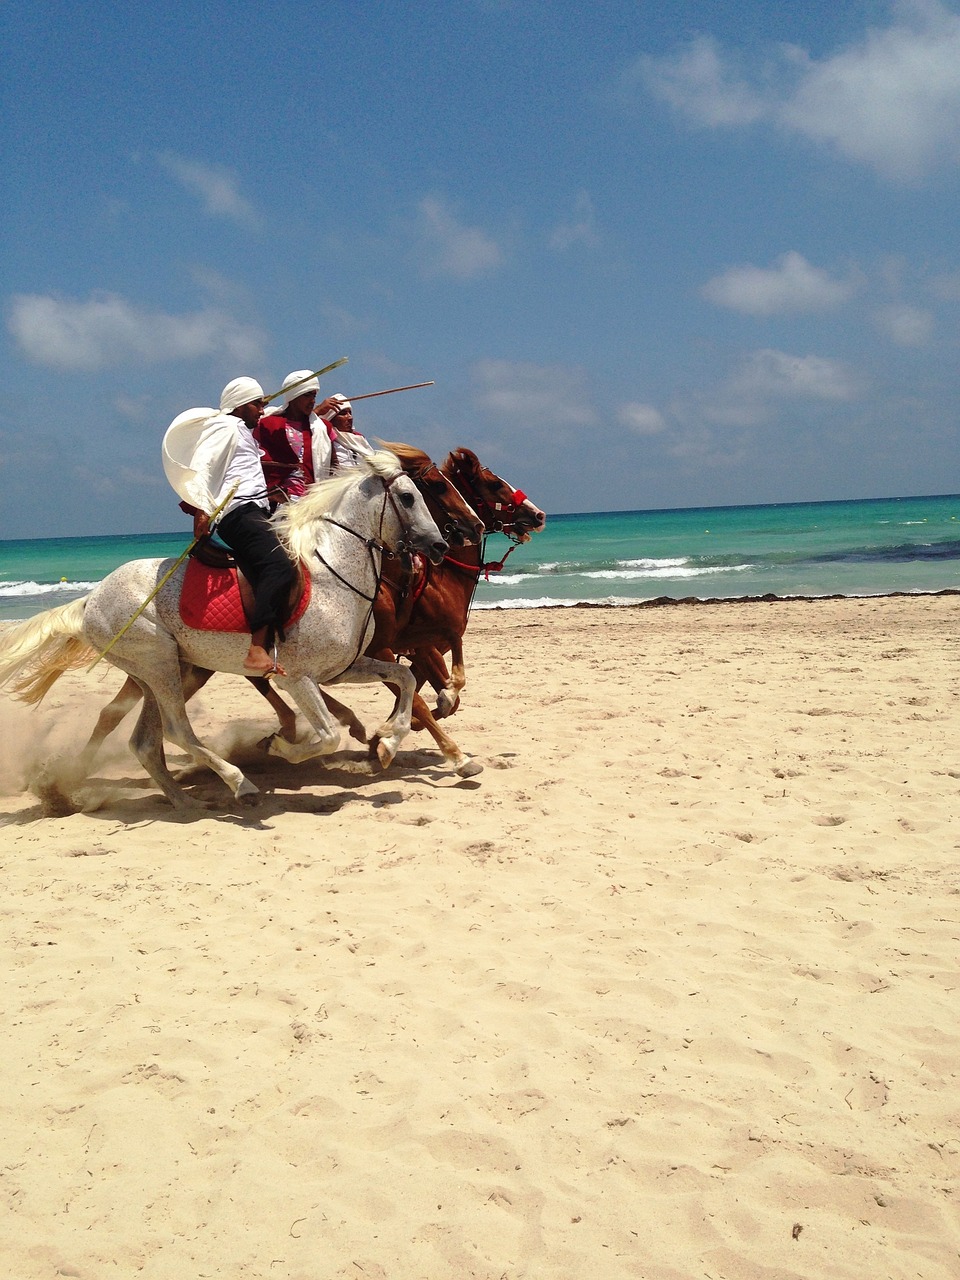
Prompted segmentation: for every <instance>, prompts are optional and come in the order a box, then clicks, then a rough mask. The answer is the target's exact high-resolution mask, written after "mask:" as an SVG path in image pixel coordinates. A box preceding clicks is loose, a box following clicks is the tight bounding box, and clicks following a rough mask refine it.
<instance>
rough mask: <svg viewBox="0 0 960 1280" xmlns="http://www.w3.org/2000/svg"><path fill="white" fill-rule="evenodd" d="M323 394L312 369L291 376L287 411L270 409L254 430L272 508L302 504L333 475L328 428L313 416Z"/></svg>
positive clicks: (285, 401) (287, 381)
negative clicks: (312, 487)
mask: <svg viewBox="0 0 960 1280" xmlns="http://www.w3.org/2000/svg"><path fill="white" fill-rule="evenodd" d="M319 390H320V383H319V381H318V379H317V378H316V377H314V375H313V374H311V372H310V370H309V369H295V370H294V372H293V373H288V374H287V376H286V377H285V378H284V380H283V386H282V388H281V392H282V393H283V407H282V408H280V409H268V410H267V411H266V413H265V414H264V415H263V417H262V418H261V419H260V422H259V424H258V425H257V427H256V428H255V429H254V432H253V437H254V439H255V440H256V442H257V444H259V446H260V449H261V451H262V453H263V473H264V475H265V476H266V478H267V482H268V484H269V486H270V501H271V505H272V506H278V505H279V504H280V503H282V502H297V501H299V499H300V498H302V497H303V495H304V493H305V492H306V490H307V489H308V488H309V487H310V485H312V484H313V483H314V482H315V481H316V480H325V479H326V478H327V476H328V475H329V474H330V455H331V439H330V435H329V432H328V429H327V424H326V423H325V422H323V421H321V419H320V418H318V417H316V415H315V414H314V412H313V408H314V405H315V404H316V401H317V392H318V391H319Z"/></svg>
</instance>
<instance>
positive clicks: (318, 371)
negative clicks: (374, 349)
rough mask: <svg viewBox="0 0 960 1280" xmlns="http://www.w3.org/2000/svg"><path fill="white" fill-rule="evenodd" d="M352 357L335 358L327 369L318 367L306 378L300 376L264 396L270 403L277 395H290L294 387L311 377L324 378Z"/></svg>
mask: <svg viewBox="0 0 960 1280" xmlns="http://www.w3.org/2000/svg"><path fill="white" fill-rule="evenodd" d="M349 359H350V357H349V356H342V357H341V358H340V359H339V360H334V362H333V364H328V365H327V367H326V368H325V369H316V370H315V371H314V372H313V373H308V374H307V376H306V377H305V378H300V379H299V380H298V381H297V382H292V383H291V384H290V386H289V387H286V388H284V387H281V388H280V390H279V391H274V392H273V394H272V395H269V396H264V400H266V401H267V403H268V404H269V403H270V401H271V400H276V398H277V396H284V395H286V396H288V395H289V394H290V392H291V391H292V390H293V389H294V387H302V386H303V384H304V383H305V382H309V381H310V379H311V378H322V377H323V375H324V374H325V373H330V372H331V371H332V370H333V369H339V368H340V366H341V365H342V364H346V363H347V361H348V360H349Z"/></svg>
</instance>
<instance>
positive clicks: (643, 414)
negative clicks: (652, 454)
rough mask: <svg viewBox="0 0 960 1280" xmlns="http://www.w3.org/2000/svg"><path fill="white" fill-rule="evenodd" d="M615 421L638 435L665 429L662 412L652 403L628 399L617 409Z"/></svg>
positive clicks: (652, 434) (653, 434)
mask: <svg viewBox="0 0 960 1280" xmlns="http://www.w3.org/2000/svg"><path fill="white" fill-rule="evenodd" d="M617 421H618V422H619V423H620V425H621V426H622V427H626V429H627V430H628V431H632V432H633V434H634V435H638V436H655V435H658V434H659V433H660V432H661V431H664V430H665V429H666V426H667V423H666V419H665V418H664V416H663V414H662V413H661V412H660V410H659V409H657V408H655V407H654V406H653V405H652V404H639V403H638V402H637V401H629V402H628V403H626V404H622V405H621V406H620V408H619V409H618V410H617Z"/></svg>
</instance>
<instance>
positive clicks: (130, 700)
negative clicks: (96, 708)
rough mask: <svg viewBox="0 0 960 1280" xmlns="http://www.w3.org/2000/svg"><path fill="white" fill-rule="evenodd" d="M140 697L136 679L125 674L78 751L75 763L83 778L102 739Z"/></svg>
mask: <svg viewBox="0 0 960 1280" xmlns="http://www.w3.org/2000/svg"><path fill="white" fill-rule="evenodd" d="M142 697H143V691H142V690H141V688H140V686H139V685H138V684H137V682H136V680H134V678H133V676H127V678H126V680H125V681H124V684H123V687H122V688H121V690H120V692H119V693H118V694H117V695H116V697H114V698H112V699H111V701H110V702H108V703H107V705H106V706H105V707H104V708H103V710H102V711H101V712H100V715H99V717H98V718H97V723H96V725H95V727H94V730H93V733H91V735H90V737H89V739H88V740H87V744H86V746H85V747H83V748H82V749H81V751H80V755H79V758H78V762H77V763H78V769H79V771H80V774H81V777H84V778H85V777H86V776H87V775H88V774H89V772H90V770H91V769H92V768H93V762H94V760H96V758H97V754H98V753H99V751H100V748H101V747H102V746H103V744H104V741H105V740H106V739H107V738H108V737H109V736H110V734H111V733H113V731H114V729H116V727H117V725H118V724H119V723H120V721H121V720H123V718H124V717H125V716H126V715H128V714H129V713H130V712H131V711H132V710H133V708H134V707H135V706H136V704H137V703H138V702H139V701H140V699H141V698H142Z"/></svg>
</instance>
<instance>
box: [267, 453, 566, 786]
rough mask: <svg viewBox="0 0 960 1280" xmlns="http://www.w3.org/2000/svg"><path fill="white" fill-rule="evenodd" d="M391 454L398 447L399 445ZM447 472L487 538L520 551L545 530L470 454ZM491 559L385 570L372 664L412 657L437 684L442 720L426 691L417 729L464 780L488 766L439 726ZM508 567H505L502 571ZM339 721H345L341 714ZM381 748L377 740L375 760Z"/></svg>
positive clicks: (463, 558)
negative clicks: (501, 537) (448, 658)
mask: <svg viewBox="0 0 960 1280" xmlns="http://www.w3.org/2000/svg"><path fill="white" fill-rule="evenodd" d="M385 447H386V448H388V449H394V450H396V448H397V446H396V445H391V444H387V445H386V446H385ZM440 471H441V472H442V473H443V475H444V476H446V477H447V479H448V480H450V481H451V482H452V483H453V484H454V486H455V487H456V489H457V491H458V492H459V493H460V494H461V495H462V497H463V499H464V501H466V502H468V503H469V504H470V506H471V507H472V508H473V509H474V510H475V511H476V513H477V515H478V516H479V517H480V519H481V520H482V522H483V530H484V533H485V534H488V533H504V534H506V536H507V537H508V538H509V539H510V540H511V541H512V542H513V543H514V544H517V543H522V542H527V541H529V539H530V535H531V534H532V533H536V532H538V531H539V530H540V529H542V528H543V527H544V524H545V523H546V516H545V515H544V513H543V512H542V511H541V510H540V508H539V507H537V506H535V505H534V504H533V503H532V502H531V501H530V499H529V498H527V496H526V495H525V494H523V493H521V492H520V491H519V490H518V489H515V488H514V487H513V486H512V485H510V484H508V483H507V481H505V480H503V479H501V477H500V476H498V475H496V474H494V472H492V471H490V470H489V469H488V468H487V467H485V466H484V465H483V463H481V462H480V461H479V460H478V458H477V456H476V454H475V453H473V452H472V451H471V450H470V449H455V450H454V451H453V452H452V453H451V454H449V455H448V456H447V458H446V459H445V460H444V462H443V463H442V464H441V466H440ZM511 550H512V548H511ZM507 554H508V555H509V554H510V552H509V551H508V552H507ZM483 559H484V549H483V546H482V545H481V544H479V543H478V544H473V545H468V546H465V547H463V548H461V549H458V550H457V552H456V554H455V555H450V554H449V553H448V554H447V556H446V557H445V558H444V559H443V561H441V563H440V564H437V565H429V564H423V565H422V566H418V568H417V570H416V571H414V572H410V571H409V570H405V569H404V568H403V567H402V566H401V565H400V564H398V562H397V561H392V562H390V564H388V565H385V567H384V573H383V577H382V579H381V583H380V590H379V593H378V595H377V601H376V604H375V606H374V623H375V627H374V633H373V639H372V640H371V642H370V644H369V645H368V646H367V651H366V652H367V656H368V657H376V658H379V659H380V660H381V661H385V662H395V661H396V659H397V656H398V655H403V656H404V657H409V658H410V665H411V669H412V671H413V674H414V677H415V679H416V681H417V689H418V690H419V689H420V687H421V686H422V685H423V683H424V682H425V681H426V680H429V681H430V683H431V684H432V685H433V687H434V688H435V689H436V690H437V692H438V695H439V698H438V705H437V712H436V715H434V713H433V712H431V710H430V708H429V707H428V706H427V704H426V703H425V702H424V700H423V698H422V697H421V696H420V694H419V692H417V693H416V694H415V695H414V699H413V721H412V727H413V728H421V729H426V730H427V731H428V733H430V735H431V737H432V738H433V739H434V741H435V742H436V743H437V745H438V747H439V748H440V750H441V751H442V753H443V755H444V757H445V758H446V759H447V760H448V761H449V762H450V763H451V764H452V765H453V766H454V768H455V769H456V771H457V773H458V774H460V776H461V777H472V776H473V775H474V774H477V773H480V772H481V769H482V766H481V765H479V764H477V763H476V762H475V761H474V760H471V759H470V758H469V757H468V756H466V755H464V753H463V752H462V751H461V749H460V748H459V746H457V744H456V742H454V741H453V739H452V738H451V737H450V736H449V735H448V734H446V733H444V731H443V730H442V729H441V728H440V726H439V725H438V724H437V719H440V718H442V717H444V716H447V715H451V714H452V713H453V711H455V710H456V708H457V705H458V703H459V700H460V691H461V690H462V689H463V687H464V685H465V683H466V676H465V671H464V665H463V633H464V631H465V630H466V626H467V618H468V614H469V611H470V604H471V601H472V599H473V595H474V592H475V591H476V589H477V582H478V580H479V578H480V574H481V572H483V570H484V568H485V567H487V568H493V567H494V566H484V563H483ZM504 559H506V557H504ZM502 564H503V561H500V565H498V566H496V567H498V568H499V567H501V566H502ZM448 652H449V653H451V654H452V671H451V672H450V673H448V671H447V667H446V663H445V661H444V655H445V654H446V653H448ZM344 710H345V708H344ZM334 714H338V713H337V712H336V710H335V709H334ZM338 718H339V715H338ZM341 723H344V721H342V720H341ZM354 736H356V735H354ZM377 746H378V743H377V739H376V737H375V736H374V737H373V738H372V739H371V743H370V749H371V753H373V752H375V751H376V749H377ZM270 749H271V751H272V752H273V753H274V754H275V755H282V756H283V757H284V758H285V759H287V760H291V761H300V760H307V759H310V758H311V756H312V755H314V754H316V752H315V751H314V750H313V744H312V743H309V742H307V743H295V744H292V745H290V744H289V743H288V742H286V741H284V740H281V739H279V738H276V737H275V738H274V739H273V740H272V742H271V747H270Z"/></svg>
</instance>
